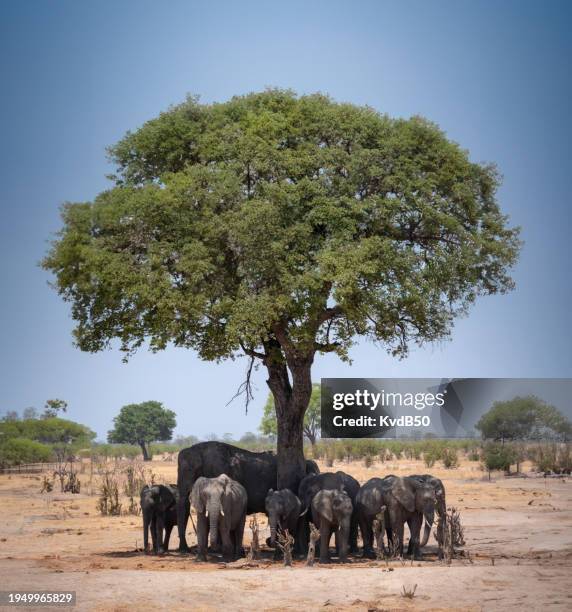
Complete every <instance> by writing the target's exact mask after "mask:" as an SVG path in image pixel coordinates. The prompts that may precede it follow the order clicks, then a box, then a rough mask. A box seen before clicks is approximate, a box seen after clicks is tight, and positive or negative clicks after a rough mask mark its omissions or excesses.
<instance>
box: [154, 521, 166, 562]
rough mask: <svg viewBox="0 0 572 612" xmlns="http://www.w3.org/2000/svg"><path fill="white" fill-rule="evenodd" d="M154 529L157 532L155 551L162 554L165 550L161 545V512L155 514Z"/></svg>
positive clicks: (163, 525)
mask: <svg viewBox="0 0 572 612" xmlns="http://www.w3.org/2000/svg"><path fill="white" fill-rule="evenodd" d="M155 529H156V533H157V553H158V554H159V555H162V554H163V553H164V552H165V548H164V545H163V533H164V529H165V517H164V516H163V514H162V513H159V514H158V515H157V521H156V522H155Z"/></svg>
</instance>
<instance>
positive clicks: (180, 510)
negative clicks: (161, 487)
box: [177, 491, 191, 553]
mask: <svg viewBox="0 0 572 612" xmlns="http://www.w3.org/2000/svg"><path fill="white" fill-rule="evenodd" d="M190 509H191V506H190V503H189V492H188V491H187V492H185V491H181V497H180V498H179V503H178V504H177V529H178V531H179V552H185V553H186V552H189V547H188V545H187V539H186V537H185V532H186V531H187V521H188V520H189V513H190Z"/></svg>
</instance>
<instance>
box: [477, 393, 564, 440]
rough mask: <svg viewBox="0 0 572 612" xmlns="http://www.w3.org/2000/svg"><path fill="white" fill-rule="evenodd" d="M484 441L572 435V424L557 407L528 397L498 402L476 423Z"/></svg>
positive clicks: (533, 397)
mask: <svg viewBox="0 0 572 612" xmlns="http://www.w3.org/2000/svg"><path fill="white" fill-rule="evenodd" d="M475 427H476V429H478V430H479V431H480V432H481V434H482V436H483V438H485V439H493V440H500V441H502V442H504V441H505V440H533V439H542V438H555V437H560V438H562V439H564V440H566V439H570V437H571V436H572V423H570V421H569V420H568V419H567V418H566V417H565V416H564V415H563V414H562V413H561V412H559V411H558V410H557V409H556V408H555V407H554V406H551V405H549V404H547V403H546V402H545V401H543V400H541V399H539V398H538V397H535V396H534V395H528V396H526V397H515V398H513V399H511V400H508V401H505V402H495V403H494V404H493V405H492V408H491V409H490V410H489V411H488V412H487V413H485V414H484V415H483V416H482V417H481V418H480V420H479V422H478V423H477V424H476V426H475Z"/></svg>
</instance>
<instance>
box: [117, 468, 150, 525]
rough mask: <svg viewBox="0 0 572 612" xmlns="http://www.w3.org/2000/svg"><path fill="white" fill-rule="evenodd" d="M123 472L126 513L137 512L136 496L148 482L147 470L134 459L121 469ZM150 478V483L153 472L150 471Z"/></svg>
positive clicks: (137, 496)
mask: <svg viewBox="0 0 572 612" xmlns="http://www.w3.org/2000/svg"><path fill="white" fill-rule="evenodd" d="M123 474H124V476H125V483H124V485H123V492H124V493H125V496H126V497H127V499H128V500H129V506H128V507H127V512H128V514H139V503H138V498H139V494H140V493H141V489H142V488H143V487H144V486H145V485H146V484H147V482H148V477H147V470H145V468H144V467H143V465H142V464H141V462H139V461H137V460H134V461H132V462H130V463H129V464H128V465H127V466H126V467H125V468H124V469H123ZM150 478H151V483H152V482H153V480H154V475H153V473H151V475H150Z"/></svg>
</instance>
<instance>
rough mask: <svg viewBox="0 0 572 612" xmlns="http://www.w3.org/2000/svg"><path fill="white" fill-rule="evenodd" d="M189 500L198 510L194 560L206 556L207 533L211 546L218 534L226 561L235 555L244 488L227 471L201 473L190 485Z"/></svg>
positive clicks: (241, 531)
mask: <svg viewBox="0 0 572 612" xmlns="http://www.w3.org/2000/svg"><path fill="white" fill-rule="evenodd" d="M190 503H191V505H192V506H193V508H194V509H195V510H196V512H197V539H198V551H197V560H198V561H206V560H207V539H208V536H209V533H210V544H211V548H213V549H216V548H217V545H218V537H219V535H220V538H221V540H222V554H223V558H224V560H225V561H232V560H234V559H236V558H238V557H239V556H240V554H241V550H242V536H243V534H244V523H245V521H246V508H247V494H246V489H245V488H244V487H243V486H242V485H241V484H240V483H238V482H236V481H235V480H232V479H231V478H229V477H228V476H227V475H226V474H221V475H220V476H217V477H216V478H205V477H204V476H201V477H200V478H197V480H196V481H195V484H194V485H193V489H192V491H191V495H190Z"/></svg>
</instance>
